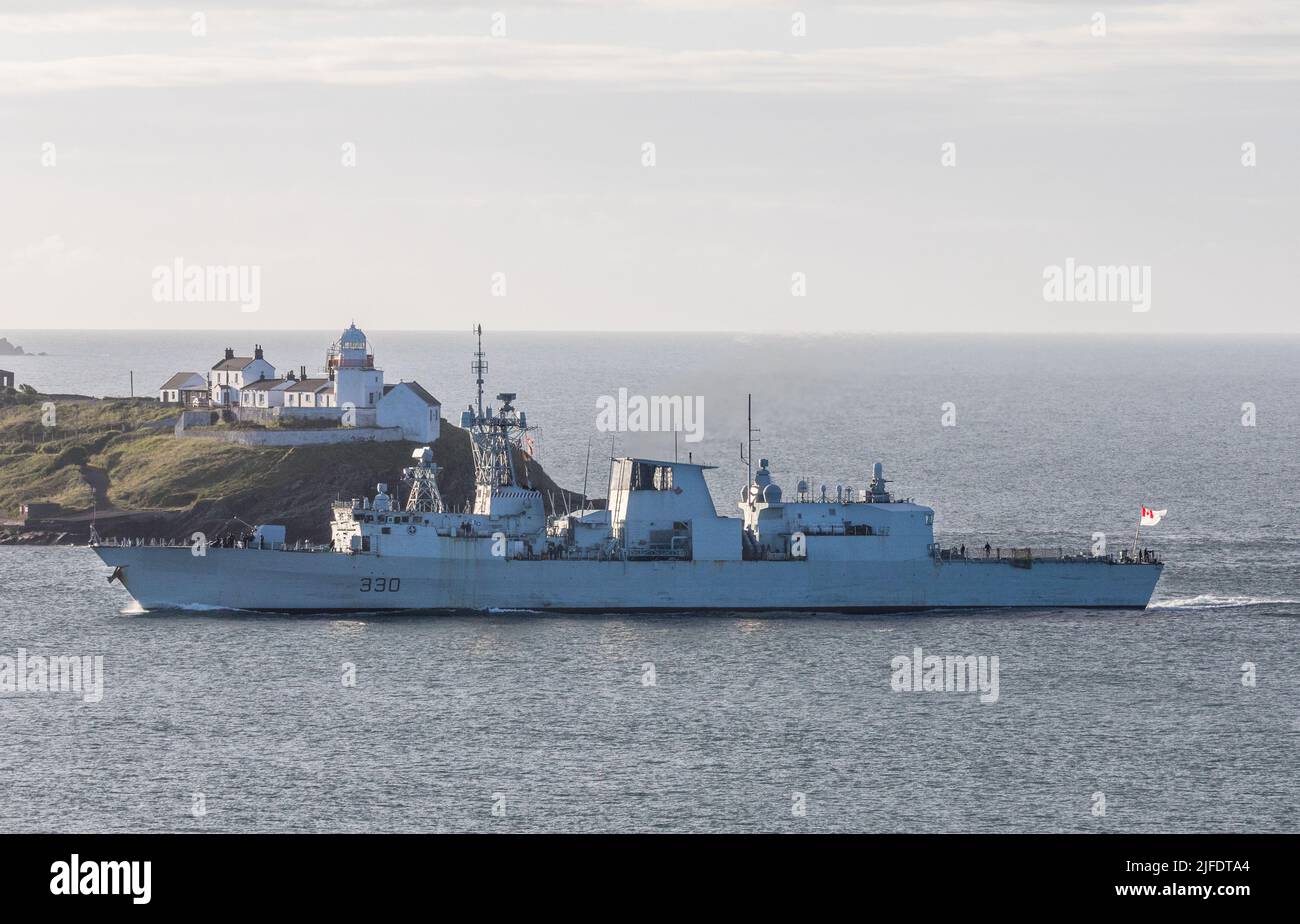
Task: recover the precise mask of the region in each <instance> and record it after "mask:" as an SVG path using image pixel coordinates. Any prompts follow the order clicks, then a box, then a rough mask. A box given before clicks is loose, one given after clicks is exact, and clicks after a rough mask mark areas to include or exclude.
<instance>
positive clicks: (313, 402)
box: [284, 379, 337, 409]
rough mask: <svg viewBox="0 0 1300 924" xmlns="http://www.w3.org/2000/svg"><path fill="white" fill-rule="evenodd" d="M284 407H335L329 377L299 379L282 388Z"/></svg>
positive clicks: (332, 387)
mask: <svg viewBox="0 0 1300 924" xmlns="http://www.w3.org/2000/svg"><path fill="white" fill-rule="evenodd" d="M284 406H285V408H286V409H287V408H312V409H316V408H332V407H337V405H336V403H335V396H334V383H333V382H331V381H330V380H329V379H299V380H298V381H296V382H292V383H291V384H290V385H289V386H288V387H287V388H285V390H284Z"/></svg>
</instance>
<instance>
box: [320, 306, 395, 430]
mask: <svg viewBox="0 0 1300 924" xmlns="http://www.w3.org/2000/svg"><path fill="white" fill-rule="evenodd" d="M325 367H326V369H327V371H328V372H329V377H330V378H332V379H333V380H334V394H335V396H336V398H337V401H338V405H337V406H338V407H339V408H343V409H346V408H347V406H348V405H352V407H353V408H373V407H375V405H377V404H378V403H379V399H380V398H382V397H383V396H384V373H383V372H381V371H380V370H378V369H376V368H375V355H374V353H372V352H371V351H370V344H369V342H368V341H367V340H366V335H365V334H364V333H362V332H361V331H360V330H358V329H357V325H356V324H352V325H351V326H350V327H349V328H348V329H347V330H345V331H344V332H343V333H342V334H341V335H340V336H339V339H338V340H337V341H336V342H335V343H334V345H333V346H331V347H330V349H329V353H328V354H327V356H326V359H325Z"/></svg>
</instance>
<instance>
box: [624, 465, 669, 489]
mask: <svg viewBox="0 0 1300 924" xmlns="http://www.w3.org/2000/svg"><path fill="white" fill-rule="evenodd" d="M629 487H630V488H631V490H633V491H671V490H672V489H673V468H672V466H671V465H655V464H653V463H651V462H636V463H634V464H633V465H632V483H631V485H629Z"/></svg>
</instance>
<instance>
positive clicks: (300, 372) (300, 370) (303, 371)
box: [298, 366, 307, 379]
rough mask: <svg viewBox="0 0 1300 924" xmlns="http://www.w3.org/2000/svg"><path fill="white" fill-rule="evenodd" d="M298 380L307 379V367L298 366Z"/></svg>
mask: <svg viewBox="0 0 1300 924" xmlns="http://www.w3.org/2000/svg"><path fill="white" fill-rule="evenodd" d="M298 378H300V379H305V378H307V367H306V366H299V367H298Z"/></svg>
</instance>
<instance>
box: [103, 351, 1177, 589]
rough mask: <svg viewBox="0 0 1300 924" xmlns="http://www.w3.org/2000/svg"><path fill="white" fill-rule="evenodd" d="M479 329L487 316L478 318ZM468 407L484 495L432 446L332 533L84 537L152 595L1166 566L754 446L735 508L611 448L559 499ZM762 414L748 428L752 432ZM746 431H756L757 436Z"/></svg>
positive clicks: (510, 436) (510, 438) (1115, 582)
mask: <svg viewBox="0 0 1300 924" xmlns="http://www.w3.org/2000/svg"><path fill="white" fill-rule="evenodd" d="M480 336H481V331H480ZM475 356H476V361H475V363H474V365H473V367H472V368H473V370H474V371H476V372H477V373H478V378H477V383H478V402H477V405H470V406H469V407H468V408H467V409H466V410H465V411H464V412H463V413H462V415H461V426H462V427H463V428H464V429H466V430H467V431H468V432H469V434H470V437H471V442H472V446H473V455H474V481H475V488H474V498H473V501H472V503H470V504H467V505H466V506H465V508H464V509H461V510H453V509H450V508H449V506H448V505H447V504H446V503H444V502H443V498H442V495H441V493H440V491H439V488H438V467H437V465H435V464H434V462H433V461H432V458H433V454H432V451H431V450H430V449H429V447H422V448H418V449H416V450H415V451H414V452H413V453H412V458H411V464H410V465H409V466H407V467H406V468H405V469H404V470H403V472H402V484H403V486H404V487H405V489H406V492H405V493H406V496H405V499H404V500H403V498H402V496H401V491H400V489H399V490H398V491H395V492H390V490H389V488H388V485H387V484H380V485H378V486H377V487H376V492H375V494H374V495H373V496H370V497H359V498H354V499H352V500H347V501H336V502H334V503H333V507H332V511H331V513H332V521H331V527H330V530H331V541H330V542H329V543H328V544H322V545H314V544H310V543H304V542H301V541H299V542H295V543H290V542H289V541H287V537H286V535H285V528H284V527H283V526H277V525H274V524H265V525H260V526H257V527H255V528H253V529H252V530H251V531H250V532H248V533H247V534H245V535H244V536H242V537H240V538H239V539H238V540H235V541H227V542H224V543H212V544H208V543H206V542H197V541H195V542H178V541H161V542H158V541H155V542H151V543H144V542H141V541H139V540H133V541H114V540H101V539H100V538H99V537H98V536H92V541H91V545H92V547H93V548H94V550H95V552H96V553H97V554H98V555H99V557H100V558H101V559H103V561H104V562H105V563H106V564H107V565H109V566H110V567H112V569H113V572H112V575H111V576H110V578H109V580H110V582H111V581H113V580H117V581H120V582H121V584H122V586H123V587H125V588H126V590H127V592H128V593H129V594H130V595H131V596H132V597H133V598H134V599H135V600H136V601H137V603H138V604H139V605H140V606H141V607H142V608H144V609H146V610H159V609H200V610H204V609H232V610H252V611H262V612H276V613H327V612H338V611H391V610H424V611H491V610H495V611H540V612H548V611H555V612H587V613H637V612H674V613H697V612H709V611H724V612H735V611H767V612H779V611H807V612H836V613H870V612H899V611H912V610H944V609H951V608H979V609H987V608H1001V607H1020V608H1024V607H1031V608H1035V607H1036V608H1059V607H1085V608H1098V609H1101V608H1108V609H1116V608H1124V609H1141V608H1143V607H1145V606H1146V605H1147V603H1148V602H1149V601H1150V599H1151V595H1152V593H1153V592H1154V590H1155V586H1156V582H1157V581H1158V580H1159V579H1160V574H1161V571H1162V569H1163V567H1164V565H1163V563H1162V562H1161V561H1160V559H1159V557H1158V556H1157V555H1156V554H1155V553H1154V552H1151V551H1149V550H1145V549H1144V550H1140V551H1139V550H1138V549H1137V548H1136V547H1135V548H1134V550H1133V551H1132V552H1130V551H1129V550H1127V549H1125V550H1123V551H1121V552H1120V554H1119V555H1096V554H1089V553H1082V554H1068V553H1066V552H1064V551H1063V550H1051V551H1047V552H1044V551H1040V550H1036V549H1028V548H1011V547H1000V548H997V549H996V550H995V549H993V548H992V547H991V546H989V545H986V546H985V547H984V548H982V549H975V550H974V551H973V552H968V551H967V550H966V549H965V547H964V546H963V547H960V548H945V547H943V546H942V545H941V544H940V543H938V542H936V541H935V535H934V510H933V509H931V508H930V507H927V506H924V505H922V504H918V503H914V502H913V501H911V500H908V499H902V498H895V497H894V495H893V493H892V492H891V491H890V490H889V489H888V482H887V480H886V479H885V476H884V469H883V465H882V464H881V463H879V462H877V463H876V464H875V465H874V468H873V477H872V479H871V482H870V486H869V487H868V488H866V489H864V490H862V491H854V490H852V489H849V490H847V491H846V490H845V489H843V488H841V489H838V490H836V491H835V492H833V493H830V492H828V491H827V489H826V488H825V487H824V486H823V487H822V488H821V489H820V490H811V489H810V487H809V485H808V484H807V483H806V482H803V481H801V482H799V483H798V484H797V485H796V488H795V490H794V492H793V499H787V497H786V496H785V493H784V492H783V491H782V489H781V488H780V487H779V486H778V485H777V483H776V482H775V481H774V480H773V477H772V472H771V467H770V465H769V462H768V460H767V459H762V460H760V461H759V465H758V468H757V470H756V471H755V470H754V469H753V467H752V455H750V456H749V459H748V460H747V461H748V462H749V463H750V475H749V477H748V481H749V483H748V484H747V485H746V486H745V487H744V488H743V490H742V491H741V492H739V493H740V497H739V501H738V506H739V515H732V516H726V515H722V514H719V513H718V511H717V508H716V506H715V504H714V501H713V498H712V495H711V494H710V492H709V488H708V486H707V484H706V482H705V477H704V472H705V471H706V469H708V468H710V467H711V466H705V465H701V464H697V463H695V462H693V461H692V462H680V461H676V460H674V461H671V462H670V461H666V460H661V459H649V458H635V457H621V458H613V459H611V460H610V466H609V485H608V491H607V494H606V501H605V503H604V505H603V506H596V505H595V504H587V503H586V502H585V499H584V502H583V503H581V504H580V505H579V509H570V510H566V511H565V512H564V513H562V514H561V513H558V512H556V511H554V510H552V515H549V516H548V515H547V513H546V508H545V505H544V503H543V498H542V495H541V493H540V492H539V491H536V490H534V489H532V488H530V487H528V486H527V484H526V479H524V480H523V481H521V479H520V477H519V468H520V466H521V464H523V465H526V464H527V462H526V460H527V455H526V449H527V445H528V442H529V436H528V431H529V430H530V429H532V428H531V427H530V426H529V424H528V421H527V418H526V415H525V413H524V412H523V411H520V410H518V409H517V408H516V407H515V401H516V400H517V395H516V394H514V393H510V392H502V393H500V394H498V395H497V402H498V404H497V405H496V406H495V407H493V406H491V405H490V404H489V405H486V406H485V405H484V403H483V373H484V369H485V368H486V364H485V363H484V362H483V353H482V345H481V341H480V346H479V351H478V353H476V354H475ZM752 432H753V431H752V427H751V437H752ZM751 446H752V444H751Z"/></svg>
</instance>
